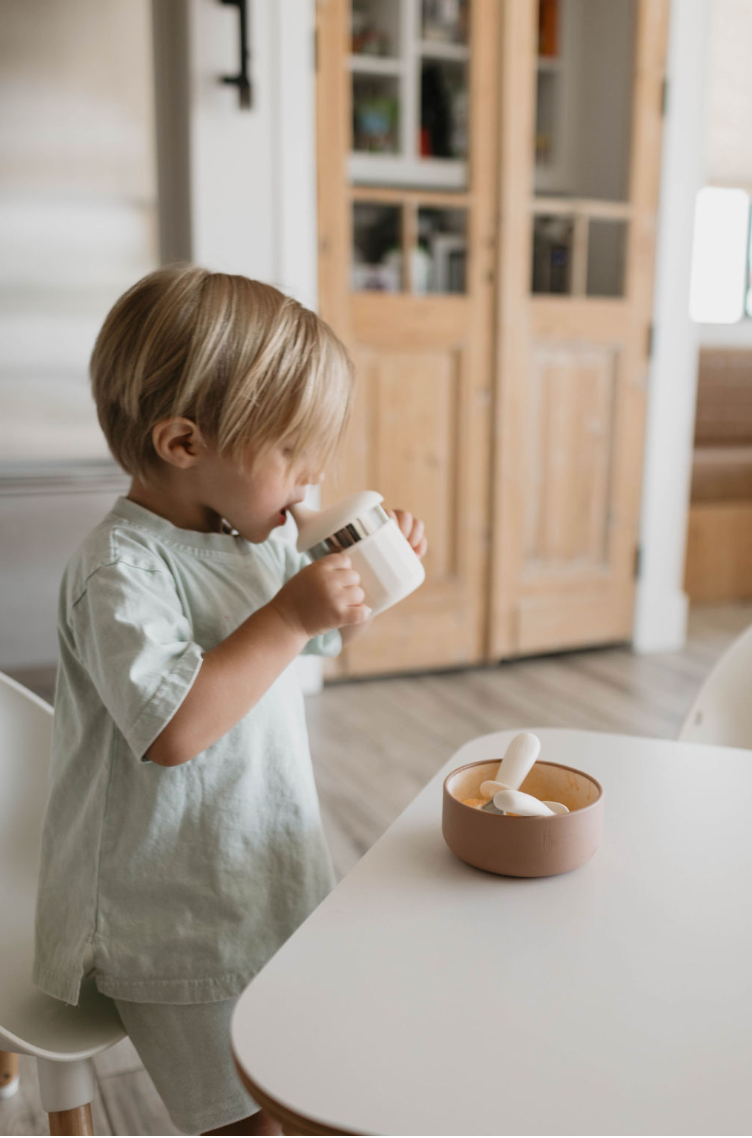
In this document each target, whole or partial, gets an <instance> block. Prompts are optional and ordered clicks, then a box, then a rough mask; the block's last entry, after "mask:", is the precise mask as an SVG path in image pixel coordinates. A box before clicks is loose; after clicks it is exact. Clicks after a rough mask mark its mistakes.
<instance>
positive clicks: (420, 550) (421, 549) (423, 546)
mask: <svg viewBox="0 0 752 1138" xmlns="http://www.w3.org/2000/svg"><path fill="white" fill-rule="evenodd" d="M413 549H414V550H415V553H416V554H417V556H418V557H420V558H423V557H425V555H426V554H427V553H428V542H427V541H426V539H425V538H424V537H423V538H421V540H420V543H419V544H418V545H414V546H413Z"/></svg>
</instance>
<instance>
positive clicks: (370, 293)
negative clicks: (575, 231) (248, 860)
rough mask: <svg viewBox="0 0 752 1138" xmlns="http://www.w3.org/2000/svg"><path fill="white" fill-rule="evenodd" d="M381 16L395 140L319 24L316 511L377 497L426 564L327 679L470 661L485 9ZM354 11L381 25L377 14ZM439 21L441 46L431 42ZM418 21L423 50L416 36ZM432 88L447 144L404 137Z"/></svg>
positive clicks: (484, 307)
mask: <svg viewBox="0 0 752 1138" xmlns="http://www.w3.org/2000/svg"><path fill="white" fill-rule="evenodd" d="M391 7H392V9H393V10H394V13H393V14H395V18H396V15H399V20H397V21H396V22H392V23H391V24H390V25H389V27H388V28H387V27H386V25H385V27H384V29H382V31H383V36H385V37H386V40H384V41H383V42H386V41H387V40H388V43H389V50H390V52H391V53H392V54H394V55H396V53H398V52H399V53H401V54H400V56H399V59H400V71H399V76H400V78H399V81H396V80H395V82H394V83H393V84H392V87H393V89H394V92H396V95H397V98H398V100H400V103H399V111H398V114H399V115H400V116H401V117H400V118H399V120H398V125H397V126H394V119H393V117H392V119H389V121H387V120H388V114H387V112H389V114H391V109H392V108H393V105H394V101H393V96H392V95H389V94H388V93H387V94H384V93H383V92H381V94H379V93H378V92H376V91H375V88H374V92H373V93H371V94H369V91H368V90H366V88H367V83H366V81H365V80H364V81H363V82H362V83H360V82H359V81H358V82H356V81H355V80H356V79H357V78H358V75H359V74H362V75H365V74H366V73H367V72H368V73H371V72H373V73H374V74H375V73H376V72H377V71H379V69H381V71H384V70H385V69H386V70H389V68H391V67H392V63H391V62H390V61H389V60H388V59H387V60H385V61H382V60H377V61H376V63H375V64H374V61H373V60H371V59H366V58H361V57H360V56H358V55H357V46H356V47H353V53H352V54H351V53H350V46H351V45H350V42H349V39H350V37H349V31H350V25H349V19H350V5H349V3H347V2H346V0H320V4H319V8H318V45H319V51H318V55H319V84H318V111H317V114H318V148H319V163H318V176H319V187H318V189H319V202H320V208H319V234H320V266H321V267H320V277H319V298H320V308H321V313H322V315H323V316H324V319H326V320H328V322H329V323H330V324H331V325H332V327H333V328H334V330H335V332H337V334H338V335H339V336H341V338H342V339H343V340H344V342H345V343H346V345H347V347H348V350H349V351H350V353H351V355H352V357H353V360H354V362H355V365H356V373H357V387H356V398H355V405H354V410H353V416H352V420H351V423H350V425H349V428H348V432H347V435H346V438H345V440H344V442H343V447H342V454H341V456H340V459H339V462H338V463H337V469H338V476H337V477H336V478H331V479H328V480H327V481H326V482H325V483H324V486H323V498H324V501H325V503H329V502H333V501H336V500H337V499H338V498H340V497H342V496H344V495H345V494H349V493H353V492H355V491H358V490H364V489H372V490H377V491H378V492H380V493H381V494H383V495H384V500H385V504H386V505H388V506H391V507H401V508H404V509H407V510H410V511H411V512H413V513H414V514H416V515H418V516H420V517H421V518H423V520H424V521H425V523H426V534H427V537H428V543H429V550H428V554H427V556H426V560H425V568H426V581H425V583H424V584H423V585H422V586H421V588H420V589H418V590H417V591H416V592H415V593H414V594H412V595H411V596H410V597H408V598H407V599H406V600H405V601H403V602H401V603H400V604H399V605H398V606H396V607H395V608H394V609H390V610H388V611H387V612H385V613H383V614H382V615H381V616H379V618H378V620H376V621H375V622H374V625H373V627H372V628H371V629H369V631H368V633H367V635H366V636H364V637H363V638H362V640H357V641H355V642H354V643H353V644H352V645H351V646H350V647H349V648H348V649H347V650H346V651H345V652H344V653H343V654H342V656H341V657H340V659H339V660H337V661H334V662H331V663H329V664H328V665H327V673H328V674H329V675H330V676H331V675H334V676H346V675H364V674H375V673H379V672H399V671H404V670H410V669H416V668H436V667H446V666H451V665H457V664H466V663H477V662H480V661H482V660H483V659H485V655H486V635H487V618H488V597H487V579H488V559H489V546H488V526H489V518H488V511H489V493H490V479H489V469H490V448H491V434H492V429H493V420H492V413H491V406H492V404H491V387H492V377H491V366H492V344H493V324H494V285H495V281H494V272H495V233H496V225H497V218H496V185H497V175H498V170H497V153H496V144H497V137H498V48H499V17H500V5H499V3H498V0H468V2H465V0H463V2H462V3H461V4H460V5H459V6H457V5H444V6H437V7H436V8H435V10H434V9H430V10H429V8H427V7H425V6H424V5H423V4H422V2H421V0H393V3H392V5H391ZM370 11H371V13H372V16H373V19H374V20H377V17H378V19H381V15H380V13H382V8H381V5H372V6H371V9H370ZM455 11H456V12H458V13H460V18H459V22H458V24H457V27H456V29H455V32H456V34H454V38H453V39H452V40H451V42H449V41H447V42H441V41H439V40H437V39H436V38H435V35H440V34H441V29H442V27H444V28H445V29H446V28H449V29H450V30H451V28H450V25H451V21H452V19H453V17H452V13H453V12H455ZM431 12H432V13H433V14H432V15H431V20H432V21H433V23H431V25H430V26H431V29H432V35H431V36H428V35H427V33H426V34H424V35H419V34H418V29H419V28H420V27H423V26H424V23H425V20H426V19H428V15H427V14H430V13H431ZM465 14H469V21H468V23H467V24H466V23H465ZM468 28H469V35H468ZM434 33H435V35H434ZM359 42H360V41H358V43H359ZM380 42H381V41H380ZM442 75H443V76H444V79H442ZM468 76H469V91H468V92H463V91H462V90H460V89H459V88H458V86H457V85H458V84H459V85H460V87H461V86H462V84H463V83H466V82H467V77H468ZM444 80H446V83H447V85H448V88H450V89H451V91H452V92H453V94H452V98H453V99H454V103H453V104H452V105H453V106H455V107H457V108H461V107H464V108H466V111H462V116H466V127H465V128H464V129H462V130H460V129H455V130H453V131H452V132H451V138H449V139H447V138H445V137H443V136H442V131H441V129H440V123H439V120H438V119H433V120H430V121H429V120H428V119H426V121H423V120H422V119H421V123H420V126H421V129H420V131H419V132H417V131H416V132H415V133H414V134H413V133H411V129H410V124H409V121H408V120H409V116H410V114H411V113H419V114H421V116H422V115H423V103H424V102H425V99H427V98H428V97H429V94H430V91H431V90H433V89H435V87H436V85H437V84H438V85H439V86H440V85H441V83H442V82H443V81H444ZM368 82H370V79H369V80H368ZM394 92H393V93H394ZM418 93H421V94H422V97H421V98H416V95H417V94H418ZM377 96H378V98H377ZM466 96H469V97H466ZM377 111H378V112H380V113H381V114H382V118H383V121H384V125H385V130H386V131H387V133H382V135H381V136H379V137H377V136H376V134H375V133H373V130H374V123H375V122H376V118H377V117H378V116H377V115H376V114H375V112H377ZM366 112H368V113H366ZM462 121H465V118H464V117H463V119H462ZM390 123H391V125H389V124H390ZM459 125H461V124H460V120H457V122H456V123H455V126H456V127H458V126H459ZM467 127H469V131H468V130H467ZM353 131H356V132H358V131H359V132H360V133H359V134H357V138H356V137H355V135H354V134H353ZM369 132H371V133H369ZM390 132H391V133H390ZM351 139H354V140H355V144H356V150H357V153H355V155H354V161H353V156H352V155H351V156H350V158H349V159H348V154H347V151H348V148H349V146H350V140H351ZM468 140H469V145H468ZM378 147H381V148H382V150H381V152H378V150H377V149H375V148H378ZM447 147H448V148H449V150H450V151H451V154H450V155H449V156H447V150H446V148H447ZM367 151H368V152H367ZM452 155H453V156H452ZM458 155H459V156H460V158H459V159H458V158H457V156H458ZM348 172H349V174H348ZM455 175H456V177H455ZM436 179H438V181H436ZM442 183H443V184H442ZM455 187H456V188H455Z"/></svg>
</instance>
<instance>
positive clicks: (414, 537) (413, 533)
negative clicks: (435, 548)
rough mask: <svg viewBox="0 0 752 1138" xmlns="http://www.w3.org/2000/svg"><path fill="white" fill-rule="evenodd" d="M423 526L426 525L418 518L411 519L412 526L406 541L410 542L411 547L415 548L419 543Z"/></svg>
mask: <svg viewBox="0 0 752 1138" xmlns="http://www.w3.org/2000/svg"><path fill="white" fill-rule="evenodd" d="M425 528H426V527H425V525H424V523H423V522H422V521H421V520H420V518H414V519H413V528H412V529H411V530H410V536H409V538H408V541H409V542H410V544H411V546H412V547H413V549H415V548H416V546H418V545H419V544H420V542H421V540H422V538H423V532H424V530H425Z"/></svg>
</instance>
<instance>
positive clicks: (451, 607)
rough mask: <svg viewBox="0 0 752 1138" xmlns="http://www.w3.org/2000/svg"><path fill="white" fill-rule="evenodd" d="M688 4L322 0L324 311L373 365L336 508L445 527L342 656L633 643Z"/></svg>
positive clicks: (441, 661) (376, 666)
mask: <svg viewBox="0 0 752 1138" xmlns="http://www.w3.org/2000/svg"><path fill="white" fill-rule="evenodd" d="M668 8H669V5H668V0H610V3H609V4H608V5H604V4H602V3H601V2H600V0H559V2H558V3H556V2H553V3H552V2H550V0H548V2H547V3H546V11H545V13H544V14H543V15H544V16H545V19H542V20H541V21H540V23H539V12H538V5H537V4H536V3H535V2H533V0H458V3H457V4H456V5H452V4H449V5H442V4H433V3H430V2H428V3H423V2H422V0H378V2H377V0H320V2H319V6H318V40H317V43H318V50H317V58H318V108H317V115H318V170H319V174H318V178H319V185H318V200H319V237H320V260H319V263H320V277H319V297H320V307H321V312H322V314H323V316H324V317H325V319H327V320H328V321H329V322H330V323H331V324H332V326H333V327H334V328H335V330H336V331H337V332H338V333H339V334H340V335H341V336H342V337H343V338H344V339H345V341H346V343H347V344H348V346H349V348H350V350H351V352H352V354H353V357H354V359H355V362H356V365H357V369H358V375H359V390H358V399H357V405H356V409H355V414H354V416H353V421H352V424H351V427H350V430H349V434H348V437H347V439H346V443H345V447H344V454H343V456H342V461H341V464H340V471H339V477H332V478H330V479H329V481H328V482H327V483H326V484H325V486H324V496H325V501H327V502H328V501H334V500H335V499H336V498H338V497H342V496H343V495H344V494H346V493H352V492H354V491H356V490H361V489H365V488H370V489H376V490H379V491H380V492H381V493H383V494H384V496H385V498H386V500H387V503H388V504H391V505H397V506H403V507H406V508H408V509H412V510H414V511H415V512H416V513H417V514H419V515H421V516H422V517H423V518H424V519H425V521H426V525H427V531H428V536H429V541H430V550H429V554H428V557H427V560H426V572H427V581H426V584H425V585H424V586H423V587H422V588H421V589H419V590H418V592H417V593H415V594H414V596H412V597H410V598H409V599H408V600H407V601H405V602H404V603H403V604H402V605H400V606H399V607H398V608H397V609H395V610H394V611H393V612H390V613H387V614H385V615H384V616H383V617H381V618H379V621H378V622H377V624H376V625H375V626H374V628H373V630H372V631H371V632H370V633H369V635H368V636H367V637H364V638H363V639H362V640H361V641H357V642H355V643H354V644H353V645H352V646H351V647H350V648H349V649H348V650H347V651H346V652H345V653H344V654H343V656H342V658H341V659H340V660H339V661H337V662H336V663H335V664H334V665H331V666H330V667H331V670H330V673H329V674H330V675H331V674H333V675H337V676H346V675H362V674H374V673H379V672H382V673H383V672H397V671H403V670H411V669H419V668H427V667H444V666H457V665H462V664H473V663H479V662H482V661H485V660H498V659H501V658H504V657H510V656H515V655H524V654H530V653H536V652H546V651H553V650H557V649H561V648H567V647H575V646H579V645H584V644H596V643H605V642H609V641H619V640H627V639H629V637H630V635H631V627H632V610H633V598H634V576H635V565H636V549H637V534H638V524H639V505H640V490H641V485H640V483H641V470H642V447H643V430H644V418H645V381H646V375H647V368H648V359H649V350H650V312H651V303H652V280H653V257H654V246H655V236H654V235H655V225H656V209H657V199H658V171H659V168H660V153H661V130H662V107H663V79H664V64H665V50H666V37H667V26H668ZM351 20H352V21H353V22H352V23H351ZM442 21H443V23H442ZM539 36H540V40H539Z"/></svg>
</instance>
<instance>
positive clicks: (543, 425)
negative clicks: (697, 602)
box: [523, 343, 618, 579]
mask: <svg viewBox="0 0 752 1138" xmlns="http://www.w3.org/2000/svg"><path fill="white" fill-rule="evenodd" d="M617 366H618V356H617V353H616V352H615V351H614V350H613V349H610V348H608V347H597V346H595V347H592V346H587V345H573V346H572V345H566V344H562V345H558V346H557V345H554V344H550V343H547V344H542V345H536V346H535V347H534V349H533V361H532V367H531V383H530V385H529V389H528V397H529V401H530V402H529V408H528V411H527V423H528V446H527V456H526V467H527V484H526V490H525V504H526V510H525V553H524V563H523V574H524V575H525V577H528V578H535V577H538V578H540V576H541V575H542V574H547V575H550V576H551V578H552V579H554V578H555V577H556V575H557V574H559V575H561V574H564V575H568V574H571V572H572V571H573V570H576V571H578V572H582V571H585V570H587V569H597V570H598V571H599V572H603V570H604V569H605V568H606V566H607V563H608V558H609V554H610V549H609V540H608V537H609V532H608V531H609V506H610V501H609V497H610V494H609V490H610V483H611V459H612V454H613V407H614V388H615V383H616V369H617Z"/></svg>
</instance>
